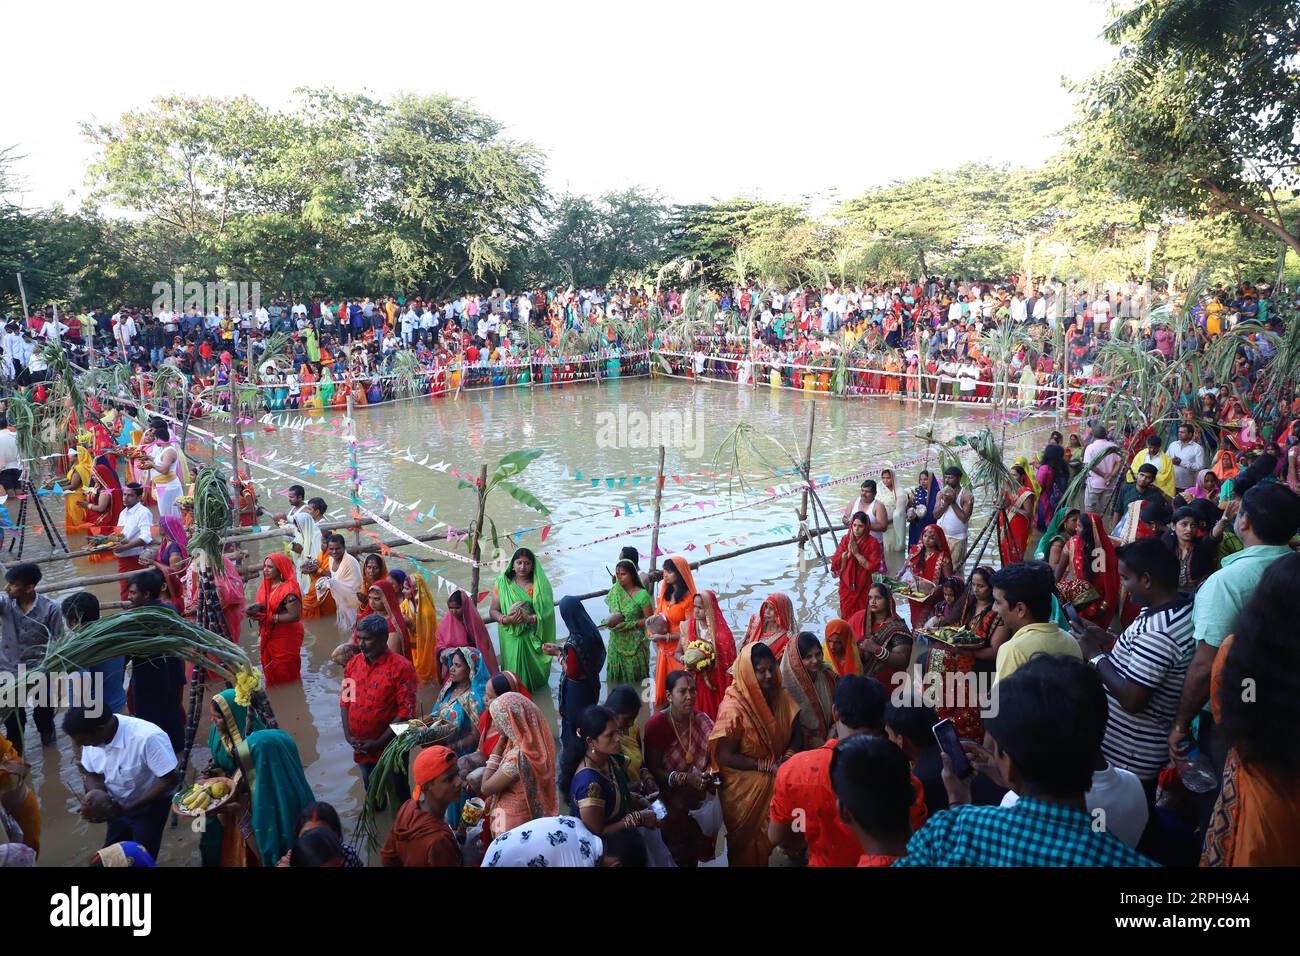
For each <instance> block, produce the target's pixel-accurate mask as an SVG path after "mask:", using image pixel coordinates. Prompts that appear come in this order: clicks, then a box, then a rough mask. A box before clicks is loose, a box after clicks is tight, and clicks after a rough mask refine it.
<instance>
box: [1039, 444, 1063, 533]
mask: <svg viewBox="0 0 1300 956" xmlns="http://www.w3.org/2000/svg"><path fill="white" fill-rule="evenodd" d="M1034 477H1035V479H1036V480H1037V482H1038V485H1039V487H1040V488H1042V489H1043V493H1042V494H1041V495H1039V496H1038V512H1037V513H1038V520H1037V527H1038V530H1039V531H1046V530H1047V526H1048V525H1049V524H1051V523H1052V517H1053V516H1054V515H1055V514H1056V509H1057V507H1058V506H1059V505H1060V504H1061V499H1062V498H1064V497H1065V489H1066V488H1067V487H1068V486H1069V484H1070V465H1069V463H1068V462H1067V461H1066V460H1065V449H1064V448H1062V447H1061V446H1060V445H1057V444H1055V443H1053V444H1049V445H1048V446H1047V447H1046V448H1044V449H1043V460H1042V461H1041V462H1040V463H1039V465H1038V474H1037V475H1035V476H1034Z"/></svg>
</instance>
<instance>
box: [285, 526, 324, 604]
mask: <svg viewBox="0 0 1300 956" xmlns="http://www.w3.org/2000/svg"><path fill="white" fill-rule="evenodd" d="M289 523H290V526H291V527H290V534H291V537H290V538H289V541H288V543H287V548H288V552H289V557H290V559H291V560H292V561H293V566H294V568H296V569H297V573H298V590H299V591H304V590H306V589H308V588H310V587H312V577H311V574H310V573H309V572H307V571H306V570H304V569H303V565H305V564H307V562H308V561H316V560H318V559H319V557H320V553H321V551H323V550H324V544H323V543H322V541H321V533H320V526H319V525H318V524H316V519H315V518H313V517H312V516H311V514H310V512H309V511H308V509H306V508H303V509H302V510H301V511H296V512H294V515H293V517H292V518H291V519H290V522H289Z"/></svg>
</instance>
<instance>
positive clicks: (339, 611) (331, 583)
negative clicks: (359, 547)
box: [307, 534, 361, 634]
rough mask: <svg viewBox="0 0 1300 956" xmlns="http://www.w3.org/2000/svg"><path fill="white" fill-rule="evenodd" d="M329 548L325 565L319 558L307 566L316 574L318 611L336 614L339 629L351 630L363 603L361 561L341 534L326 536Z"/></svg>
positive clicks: (311, 573)
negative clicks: (361, 602)
mask: <svg viewBox="0 0 1300 956" xmlns="http://www.w3.org/2000/svg"><path fill="white" fill-rule="evenodd" d="M325 550H326V551H327V552H328V554H329V558H328V560H327V563H326V565H325V567H320V566H319V564H318V563H317V562H315V561H313V562H312V564H311V565H310V566H309V567H308V568H307V571H308V573H309V574H310V575H312V590H313V592H314V593H313V597H314V598H315V605H316V606H315V608H314V609H313V610H314V611H315V613H317V614H320V615H322V616H323V615H326V614H329V613H330V612H331V611H332V612H333V613H334V614H335V616H336V619H337V622H338V626H339V632H340V633H342V634H351V633H352V628H353V627H354V625H355V624H356V623H357V607H358V605H359V604H360V598H359V594H360V592H361V562H359V561H358V560H357V559H356V558H354V557H353V556H352V555H350V554H348V550H347V542H346V541H345V540H344V538H343V535H341V534H331V535H329V537H327V538H326V539H325Z"/></svg>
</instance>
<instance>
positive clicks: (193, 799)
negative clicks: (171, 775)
mask: <svg viewBox="0 0 1300 956" xmlns="http://www.w3.org/2000/svg"><path fill="white" fill-rule="evenodd" d="M229 793H230V785H229V784H228V783H226V782H225V781H221V780H218V781H216V782H215V783H207V784H195V785H194V786H193V787H191V788H190V789H189V792H188V793H186V794H185V796H183V797H182V798H181V800H180V805H181V806H182V807H184V808H185V809H186V810H192V811H195V812H199V811H203V810H206V809H207V808H208V806H209V805H211V804H212V802H213V801H214V800H220V799H222V798H223V797H225V796H226V795H227V794H229Z"/></svg>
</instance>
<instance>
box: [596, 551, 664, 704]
mask: <svg viewBox="0 0 1300 956" xmlns="http://www.w3.org/2000/svg"><path fill="white" fill-rule="evenodd" d="M605 606H606V607H608V608H609V617H608V618H607V619H606V621H605V624H606V625H607V626H608V627H609V655H608V657H607V658H606V660H605V667H606V669H607V673H608V675H609V686H610V687H618V686H620V685H622V684H631V685H632V686H633V687H640V686H641V684H642V682H643V681H645V679H646V678H648V677H649V676H650V645H649V643H648V642H647V641H646V636H645V619H646V618H647V617H648V616H649V615H650V613H651V611H652V610H653V608H654V602H653V600H652V599H651V597H650V592H649V591H647V590H646V589H645V588H643V587H642V586H641V575H640V574H638V573H637V568H636V565H635V564H634V563H632V561H630V560H629V559H627V558H623V559H622V560H620V561H619V562H618V564H616V565H614V583H613V586H612V587H611V588H610V589H609V592H608V593H607V594H606V595H605Z"/></svg>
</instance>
